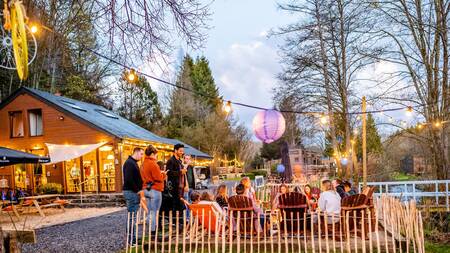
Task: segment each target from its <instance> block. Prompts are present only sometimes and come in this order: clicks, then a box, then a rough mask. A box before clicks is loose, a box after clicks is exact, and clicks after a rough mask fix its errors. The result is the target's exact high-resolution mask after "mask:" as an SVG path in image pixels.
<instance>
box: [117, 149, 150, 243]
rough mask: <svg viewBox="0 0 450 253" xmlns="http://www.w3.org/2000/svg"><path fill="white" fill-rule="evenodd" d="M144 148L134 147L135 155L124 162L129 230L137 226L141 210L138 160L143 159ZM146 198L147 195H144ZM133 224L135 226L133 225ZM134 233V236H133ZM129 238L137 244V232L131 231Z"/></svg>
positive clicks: (124, 189) (124, 194)
mask: <svg viewBox="0 0 450 253" xmlns="http://www.w3.org/2000/svg"><path fill="white" fill-rule="evenodd" d="M143 155H144V150H143V149H141V148H134V150H133V155H131V156H129V157H128V159H127V160H126V161H125V163H124V164H123V168H122V170H123V196H124V198H125V201H126V204H127V211H128V213H129V214H130V219H131V218H132V217H133V218H134V219H131V220H130V221H129V222H128V224H129V226H128V230H127V231H131V229H133V227H135V223H136V215H137V211H138V210H139V203H140V197H139V192H140V191H141V190H142V178H141V174H140V172H139V166H138V164H137V162H138V161H140V160H141V159H142V157H143ZM144 198H145V197H144ZM132 225H133V226H132ZM131 234H133V237H131ZM129 235H130V237H129V238H128V240H129V242H130V245H133V244H136V243H137V241H136V235H135V233H129Z"/></svg>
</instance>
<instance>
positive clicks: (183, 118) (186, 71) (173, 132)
mask: <svg viewBox="0 0 450 253" xmlns="http://www.w3.org/2000/svg"><path fill="white" fill-rule="evenodd" d="M193 66H194V61H193V60H192V58H191V57H190V56H189V55H186V56H185V57H184V59H183V63H182V65H181V68H180V70H179V72H178V76H177V81H176V84H177V85H178V86H182V87H184V88H186V89H193V85H192V69H193ZM169 103H170V108H169V112H168V115H167V117H166V119H165V122H166V123H165V124H166V135H167V136H168V137H169V138H176V139H179V138H181V136H182V135H183V128H184V127H188V126H192V125H194V124H195V123H196V121H197V117H196V107H197V106H196V101H195V99H194V96H193V94H192V93H191V92H188V91H186V90H183V89H180V88H175V89H174V90H173V91H172V93H171V95H170V101H169Z"/></svg>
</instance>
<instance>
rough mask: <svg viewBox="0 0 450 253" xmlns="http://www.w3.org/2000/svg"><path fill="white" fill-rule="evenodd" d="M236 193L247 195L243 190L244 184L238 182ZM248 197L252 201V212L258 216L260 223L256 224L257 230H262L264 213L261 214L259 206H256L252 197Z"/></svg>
mask: <svg viewBox="0 0 450 253" xmlns="http://www.w3.org/2000/svg"><path fill="white" fill-rule="evenodd" d="M236 195H238V196H245V197H248V195H247V192H246V191H245V186H244V185H243V184H238V185H237V186H236ZM248 198H249V199H250V200H251V202H252V206H253V212H254V213H255V214H256V217H259V221H260V224H259V226H257V231H262V228H263V227H264V221H265V218H264V214H263V212H262V210H261V208H259V207H258V205H257V204H256V202H255V201H253V200H252V198H250V197H248Z"/></svg>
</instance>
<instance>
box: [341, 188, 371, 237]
mask: <svg viewBox="0 0 450 253" xmlns="http://www.w3.org/2000/svg"><path fill="white" fill-rule="evenodd" d="M368 210H369V205H368V198H367V196H366V195H364V194H356V195H352V196H347V197H345V198H343V199H342V200H341V216H342V219H343V220H342V224H343V228H344V235H347V232H350V235H353V234H354V232H355V230H356V233H357V235H359V236H362V229H361V226H364V235H365V238H366V239H368V237H367V235H368V232H369V231H368V230H369V221H368V220H367V211H368ZM347 215H348V224H347V221H346V219H347ZM363 218H364V219H363ZM355 220H356V227H355ZM362 222H364V223H363V224H362ZM372 227H373V226H372Z"/></svg>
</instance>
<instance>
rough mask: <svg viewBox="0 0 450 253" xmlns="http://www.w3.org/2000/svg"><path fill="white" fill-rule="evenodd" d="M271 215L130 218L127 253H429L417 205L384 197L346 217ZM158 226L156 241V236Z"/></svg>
mask: <svg viewBox="0 0 450 253" xmlns="http://www.w3.org/2000/svg"><path fill="white" fill-rule="evenodd" d="M266 214H267V215H264V216H262V217H263V218H262V219H259V217H253V216H252V217H250V216H249V217H247V212H242V213H241V212H231V211H230V212H227V213H226V215H223V216H217V215H216V214H214V213H211V212H208V213H207V214H206V213H205V212H204V211H203V212H202V213H195V214H194V213H191V218H190V219H188V218H187V213H186V211H183V212H181V213H180V212H176V213H172V212H169V213H157V216H158V217H160V218H159V219H157V220H156V221H152V220H151V219H149V220H145V219H142V218H143V217H146V215H147V214H146V213H140V212H138V213H136V214H135V213H129V214H128V224H129V225H131V228H132V229H131V230H130V229H127V237H126V238H127V244H126V253H128V252H155V253H156V252H160V253H165V252H182V253H186V252H189V253H192V252H195V253H197V252H199V253H206V252H207V253H219V252H220V253H232V252H239V253H240V252H252V253H256V252H257V253H260V252H271V253H273V252H278V253H281V252H305V253H306V252H314V253H315V252H327V253H329V252H334V253H335V252H341V253H343V252H362V253H366V252H370V253H373V252H417V253H424V252H425V250H424V235H423V226H422V216H421V213H420V211H419V210H417V208H416V204H415V202H414V200H411V201H409V202H401V201H400V200H399V199H397V198H394V197H389V196H384V195H383V196H381V197H380V198H379V199H377V201H376V203H375V206H374V208H367V209H365V210H364V211H361V212H358V211H356V210H353V211H347V212H345V213H341V214H340V215H333V214H325V213H303V215H302V217H300V214H299V213H297V214H296V216H297V217H294V216H293V215H292V214H291V217H286V214H285V213H284V214H280V213H279V212H276V211H273V212H266ZM135 215H136V217H135ZM213 217H215V218H217V219H216V220H214V218H213ZM135 220H137V222H135ZM333 220H336V221H337V222H335V223H333V222H331V221H333ZM141 222H142V224H141ZM153 222H156V234H155V235H152V234H151V231H150V230H151V229H150V227H151V224H152V223H153ZM258 224H262V226H261V227H259V228H258ZM325 224H328V225H325ZM250 228H252V229H250ZM253 228H254V229H253ZM130 234H132V235H137V236H138V238H139V243H138V244H133V245H132V244H130V242H129V241H128V238H129V235H130Z"/></svg>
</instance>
